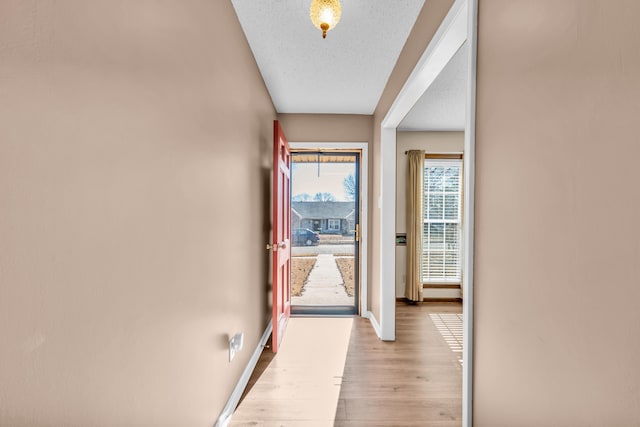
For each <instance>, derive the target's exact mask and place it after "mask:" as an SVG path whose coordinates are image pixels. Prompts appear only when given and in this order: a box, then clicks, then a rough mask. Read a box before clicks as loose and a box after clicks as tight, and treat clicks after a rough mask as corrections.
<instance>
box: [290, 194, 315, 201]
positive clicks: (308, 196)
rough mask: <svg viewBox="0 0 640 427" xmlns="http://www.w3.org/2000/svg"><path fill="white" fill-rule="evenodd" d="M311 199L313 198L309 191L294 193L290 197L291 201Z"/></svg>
mask: <svg viewBox="0 0 640 427" xmlns="http://www.w3.org/2000/svg"><path fill="white" fill-rule="evenodd" d="M311 200H313V198H312V197H311V194H309V193H301V194H296V195H295V196H293V197H292V198H291V201H292V202H309V201H311Z"/></svg>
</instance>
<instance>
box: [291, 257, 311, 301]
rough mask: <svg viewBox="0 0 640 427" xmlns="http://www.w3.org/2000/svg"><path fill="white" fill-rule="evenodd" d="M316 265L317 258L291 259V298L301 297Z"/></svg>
mask: <svg viewBox="0 0 640 427" xmlns="http://www.w3.org/2000/svg"><path fill="white" fill-rule="evenodd" d="M314 265H316V258H315V257H314V258H306V257H305V258H302V257H292V258H291V296H293V297H299V296H300V295H302V288H303V287H304V283H305V282H306V281H307V278H308V277H309V273H311V270H312V269H313V266H314Z"/></svg>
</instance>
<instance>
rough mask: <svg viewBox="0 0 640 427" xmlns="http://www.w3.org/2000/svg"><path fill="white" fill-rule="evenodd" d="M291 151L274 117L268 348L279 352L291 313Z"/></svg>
mask: <svg viewBox="0 0 640 427" xmlns="http://www.w3.org/2000/svg"><path fill="white" fill-rule="evenodd" d="M290 163H291V152H290V150H289V142H287V138H286V137H285V136H284V132H283V131H282V128H281V127H280V123H279V122H278V121H277V120H274V121H273V195H272V197H273V242H272V243H271V245H269V247H270V249H271V251H272V255H273V278H272V286H273V332H272V337H271V348H272V349H273V352H274V353H277V352H278V348H279V347H280V343H281V342H282V337H283V335H284V330H285V328H286V327H287V321H288V320H289V316H290V315H291V292H290V286H291V284H290V278H291V276H290V267H291V220H290V215H291V194H290V192H291V189H290V182H291V172H290V169H289V167H290Z"/></svg>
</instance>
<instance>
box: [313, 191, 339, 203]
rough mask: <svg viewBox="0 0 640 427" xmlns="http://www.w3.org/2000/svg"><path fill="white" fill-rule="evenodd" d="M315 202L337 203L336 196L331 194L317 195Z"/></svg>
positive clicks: (314, 198) (314, 197)
mask: <svg viewBox="0 0 640 427" xmlns="http://www.w3.org/2000/svg"><path fill="white" fill-rule="evenodd" d="M313 200H314V201H316V202H335V201H336V196H334V195H333V194H331V193H316V194H315V196H313Z"/></svg>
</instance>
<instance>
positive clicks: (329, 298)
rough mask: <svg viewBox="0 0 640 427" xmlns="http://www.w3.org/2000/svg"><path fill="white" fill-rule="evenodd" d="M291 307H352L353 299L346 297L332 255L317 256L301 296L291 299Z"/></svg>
mask: <svg viewBox="0 0 640 427" xmlns="http://www.w3.org/2000/svg"><path fill="white" fill-rule="evenodd" d="M291 304H293V305H353V297H350V296H349V295H347V292H346V291H345V289H344V285H343V282H342V275H341V274H340V270H338V265H337V264H336V259H335V258H334V256H333V255H332V254H319V255H318V259H317V261H316V265H315V266H314V267H313V270H311V273H309V278H308V279H307V284H306V285H304V288H303V289H302V296H299V297H291Z"/></svg>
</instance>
